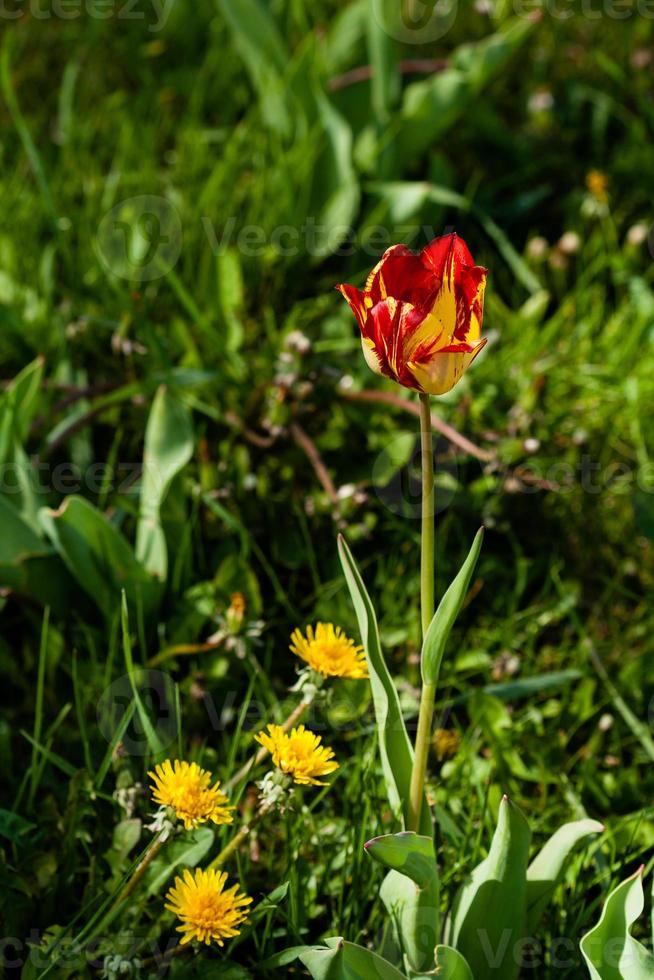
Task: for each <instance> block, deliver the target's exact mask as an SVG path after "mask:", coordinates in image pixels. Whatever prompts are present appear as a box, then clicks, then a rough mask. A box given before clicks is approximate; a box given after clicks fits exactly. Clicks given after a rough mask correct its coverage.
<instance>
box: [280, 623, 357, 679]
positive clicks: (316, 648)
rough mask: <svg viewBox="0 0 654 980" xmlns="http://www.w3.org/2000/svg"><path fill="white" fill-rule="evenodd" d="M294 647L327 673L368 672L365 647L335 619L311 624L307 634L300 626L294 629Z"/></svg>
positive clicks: (317, 668) (353, 675)
mask: <svg viewBox="0 0 654 980" xmlns="http://www.w3.org/2000/svg"><path fill="white" fill-rule="evenodd" d="M291 651H292V652H293V653H295V654H297V656H298V657H301V658H302V660H304V661H305V662H306V663H308V664H309V666H310V667H311V669H312V670H315V671H316V672H317V673H318V674H323V675H324V676H325V677H350V678H354V679H358V678H360V677H367V676H368V666H367V664H366V657H365V654H364V652H363V647H361V646H357V645H356V644H355V643H354V641H353V640H351V639H350V638H349V637H348V636H346V635H345V633H344V632H343V630H342V629H341V628H340V626H334V625H333V624H332V623H318V625H317V626H316V628H315V630H314V629H313V627H312V626H308V627H307V635H306V636H303V635H302V632H301V631H300V630H299V629H297V630H294V631H293V634H292V636H291Z"/></svg>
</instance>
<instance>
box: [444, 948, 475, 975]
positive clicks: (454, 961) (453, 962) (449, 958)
mask: <svg viewBox="0 0 654 980" xmlns="http://www.w3.org/2000/svg"><path fill="white" fill-rule="evenodd" d="M436 973H437V975H438V980H475V978H474V977H473V975H472V970H471V969H470V967H469V966H468V964H467V963H466V961H465V957H464V956H462V955H461V953H459V952H458V951H457V950H456V949H452V947H451V946H437V947H436Z"/></svg>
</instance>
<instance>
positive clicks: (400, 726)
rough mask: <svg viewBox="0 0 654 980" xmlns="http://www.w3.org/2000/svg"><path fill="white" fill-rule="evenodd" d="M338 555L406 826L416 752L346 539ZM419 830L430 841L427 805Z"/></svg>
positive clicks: (392, 794) (391, 797) (389, 783)
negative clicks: (364, 652)
mask: <svg viewBox="0 0 654 980" xmlns="http://www.w3.org/2000/svg"><path fill="white" fill-rule="evenodd" d="M338 553H339V557H340V559H341V565H342V566H343V572H344V574H345V581H346V582H347V586H348V589H349V590H350V596H351V597H352V602H353V604H354V610H355V612H356V616H357V620H358V623H359V630H360V632H361V642H362V643H363V647H364V649H365V651H366V660H367V662H368V673H369V675H370V687H371V690H372V700H373V705H374V709H375V720H376V723H377V735H378V738H379V751H380V755H381V762H382V770H383V773H384V779H385V782H386V791H387V793H388V801H389V803H390V806H391V808H392V809H393V811H394V812H395V813H397V814H398V815H399V816H401V817H402V818H403V820H404V822H405V823H406V820H407V813H408V809H409V792H410V785H411V768H412V766H413V749H412V747H411V743H410V741H409V736H408V734H407V730H406V727H405V725H404V718H403V717H402V711H401V708H400V699H399V696H398V693H397V690H396V689H395V685H394V684H393V680H392V678H391V675H390V673H389V672H388V667H387V666H386V661H385V660H384V656H383V654H382V650H381V643H380V640H379V627H378V625H377V618H376V616H375V610H374V608H373V605H372V602H371V601H370V596H369V595H368V592H367V591H366V587H365V585H364V584H363V579H362V578H361V575H360V573H359V569H358V568H357V566H356V562H355V561H354V558H353V557H352V553H351V552H350V549H349V548H348V546H347V543H346V541H345V539H344V538H343V537H342V536H339V539H338ZM419 829H420V832H421V833H422V834H425V835H426V836H428V837H430V836H431V834H432V822H431V816H430V814H429V808H428V806H427V805H426V804H424V805H423V806H422V808H421V816H420V828H419Z"/></svg>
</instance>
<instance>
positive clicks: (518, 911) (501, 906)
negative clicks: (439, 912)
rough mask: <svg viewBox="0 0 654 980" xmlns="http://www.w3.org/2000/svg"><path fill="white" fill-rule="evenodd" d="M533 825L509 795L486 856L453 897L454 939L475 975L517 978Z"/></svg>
mask: <svg viewBox="0 0 654 980" xmlns="http://www.w3.org/2000/svg"><path fill="white" fill-rule="evenodd" d="M529 839H530V833H529V826H528V824H527V821H526V820H525V818H524V816H523V814H522V813H521V811H520V810H519V809H518V807H517V806H515V805H514V804H513V803H511V802H510V801H509V799H508V798H507V797H506V796H505V797H504V798H503V800H502V802H501V804H500V812H499V817H498V821H497V827H496V830H495V833H494V835H493V840H492V843H491V848H490V851H489V853H488V857H487V858H486V860H485V861H482V863H481V864H480V865H478V866H477V867H476V868H475V869H474V871H473V872H472V874H471V876H470V879H469V881H468V882H466V883H465V884H464V885H463V887H462V889H461V891H460V893H459V895H458V897H457V901H456V903H455V907H454V911H453V914H452V929H451V933H452V934H451V936H450V940H449V942H450V945H451V946H454V947H455V948H456V949H457V950H458V951H459V952H460V953H461V954H462V955H463V956H464V957H465V959H466V960H467V961H468V963H469V965H470V969H471V970H472V974H473V976H474V977H476V978H477V980H513V978H514V977H516V976H517V973H518V968H519V957H516V956H515V955H514V954H515V951H516V943H519V942H520V941H521V940H522V939H523V938H524V935H525V923H526V914H525V905H526V894H527V859H528V853H529Z"/></svg>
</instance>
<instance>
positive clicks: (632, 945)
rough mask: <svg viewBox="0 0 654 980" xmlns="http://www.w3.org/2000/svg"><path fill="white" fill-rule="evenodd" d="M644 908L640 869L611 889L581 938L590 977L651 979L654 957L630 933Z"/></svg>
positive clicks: (628, 979)
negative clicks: (594, 919)
mask: <svg viewBox="0 0 654 980" xmlns="http://www.w3.org/2000/svg"><path fill="white" fill-rule="evenodd" d="M644 907H645V896H644V895H643V869H642V868H639V869H638V871H637V872H636V873H635V874H634V875H632V876H631V878H627V879H626V881H623V882H621V884H619V885H618V886H617V888H614V889H613V891H612V892H611V894H610V895H609V897H608V898H607V899H606V902H605V903H604V908H603V910H602V915H601V917H600V920H599V922H598V923H597V925H596V926H595V927H594V928H593V929H591V930H590V932H587V933H586V935H585V936H584V937H583V939H582V940H581V943H580V946H581V952H582V953H583V956H584V959H585V961H586V966H587V967H588V971H589V973H590V975H591V978H592V980H652V977H654V956H652V954H651V953H650V952H649V950H647V949H646V948H645V946H643V945H642V943H639V942H638V941H637V940H636V939H634V938H633V936H632V935H631V932H630V929H631V926H632V925H633V924H634V922H636V920H637V919H638V918H639V916H640V915H641V914H642V912H643V908H644Z"/></svg>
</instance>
